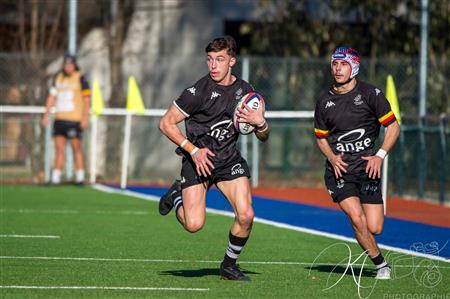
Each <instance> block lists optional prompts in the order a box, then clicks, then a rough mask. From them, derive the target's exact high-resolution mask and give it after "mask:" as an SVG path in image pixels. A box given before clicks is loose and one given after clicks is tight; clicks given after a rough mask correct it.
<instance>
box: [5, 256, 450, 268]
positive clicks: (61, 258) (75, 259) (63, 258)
mask: <svg viewBox="0 0 450 299" xmlns="http://www.w3.org/2000/svg"><path fill="white" fill-rule="evenodd" d="M0 259H2V260H44V261H72V262H119V263H123V262H125V263H168V264H171V263H174V264H176V263H180V264H181V263H186V264H187V263H193V264H195V263H198V264H215V265H217V264H219V263H220V262H222V261H212V260H211V261H210V260H180V259H178V260H175V259H172V260H171V259H166V260H165V259H136V258H99V257H70V256H0ZM239 264H252V265H268V266H271V265H282V266H313V265H320V266H336V263H335V262H334V263H332V262H329V263H310V262H287V261H239ZM352 265H353V266H363V264H352ZM394 266H395V267H396V268H397V267H398V268H429V267H430V265H429V264H426V265H420V264H411V265H406V264H404V265H401V264H394ZM433 267H435V268H439V269H449V268H450V266H440V265H434V264H433Z"/></svg>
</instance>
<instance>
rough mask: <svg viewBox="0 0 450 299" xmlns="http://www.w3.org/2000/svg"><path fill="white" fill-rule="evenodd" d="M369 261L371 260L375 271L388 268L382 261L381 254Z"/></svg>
mask: <svg viewBox="0 0 450 299" xmlns="http://www.w3.org/2000/svg"><path fill="white" fill-rule="evenodd" d="M370 259H371V260H372V262H373V264H374V265H375V267H376V268H377V269H381V268H384V267H389V265H388V263H387V262H386V261H385V260H384V257H383V255H382V254H381V252H380V253H379V254H378V255H377V256H376V257H370Z"/></svg>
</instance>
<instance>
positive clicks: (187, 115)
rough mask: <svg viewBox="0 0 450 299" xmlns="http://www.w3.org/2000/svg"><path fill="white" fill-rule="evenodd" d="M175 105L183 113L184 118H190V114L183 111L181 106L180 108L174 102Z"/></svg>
mask: <svg viewBox="0 0 450 299" xmlns="http://www.w3.org/2000/svg"><path fill="white" fill-rule="evenodd" d="M173 104H174V105H175V107H177V108H178V110H180V112H181V113H183V115H184V116H186V117H189V114H187V113H186V112H185V111H184V110H183V109H181V108H180V106H178V105H177V103H175V101H173Z"/></svg>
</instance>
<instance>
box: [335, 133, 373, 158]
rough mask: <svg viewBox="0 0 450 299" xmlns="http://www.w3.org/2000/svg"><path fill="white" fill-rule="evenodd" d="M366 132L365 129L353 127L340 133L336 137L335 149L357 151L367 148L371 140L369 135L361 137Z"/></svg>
mask: <svg viewBox="0 0 450 299" xmlns="http://www.w3.org/2000/svg"><path fill="white" fill-rule="evenodd" d="M365 133H366V130H365V129H355V130H352V131H350V132H347V133H345V134H344V135H341V136H340V137H339V138H338V139H337V141H338V142H337V144H336V149H337V150H338V151H340V152H356V153H359V152H360V151H363V150H365V149H367V148H368V147H369V146H370V145H371V143H372V141H371V140H370V138H369V137H367V138H365V139H364V140H363V139H362V138H363V137H364V134H365Z"/></svg>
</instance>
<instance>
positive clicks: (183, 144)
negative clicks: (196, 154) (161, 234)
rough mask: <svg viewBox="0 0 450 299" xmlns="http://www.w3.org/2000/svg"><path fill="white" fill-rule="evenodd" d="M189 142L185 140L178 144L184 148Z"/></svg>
mask: <svg viewBox="0 0 450 299" xmlns="http://www.w3.org/2000/svg"><path fill="white" fill-rule="evenodd" d="M188 142H189V140H188V139H187V138H186V139H184V140H183V142H182V143H181V144H180V146H181V147H184V146H185V145H186V143H188Z"/></svg>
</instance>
